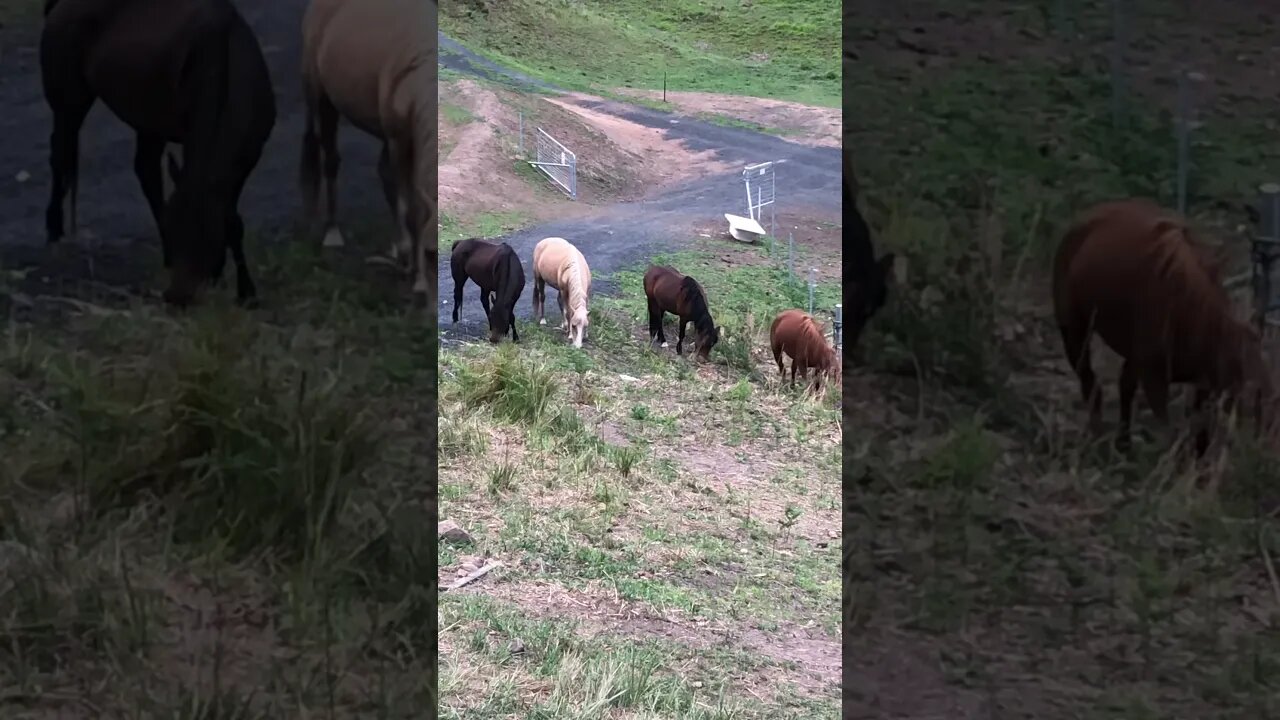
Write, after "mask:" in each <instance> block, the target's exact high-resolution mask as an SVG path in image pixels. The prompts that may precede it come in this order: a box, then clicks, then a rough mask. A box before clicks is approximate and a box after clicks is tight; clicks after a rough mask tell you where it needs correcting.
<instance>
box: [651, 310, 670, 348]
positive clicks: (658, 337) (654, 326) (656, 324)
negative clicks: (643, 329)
mask: <svg viewBox="0 0 1280 720" xmlns="http://www.w3.org/2000/svg"><path fill="white" fill-rule="evenodd" d="M654 341H657V342H659V343H661V347H666V346H667V338H666V336H665V335H664V334H663V332H662V308H660V307H658V303H656V302H654V301H653V300H649V344H650V345H652V344H653V343H654Z"/></svg>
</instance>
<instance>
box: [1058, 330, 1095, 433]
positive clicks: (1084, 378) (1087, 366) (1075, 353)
mask: <svg viewBox="0 0 1280 720" xmlns="http://www.w3.org/2000/svg"><path fill="white" fill-rule="evenodd" d="M1076 327H1078V328H1082V329H1081V330H1077V329H1075V328H1070V327H1066V326H1061V327H1059V328H1058V329H1059V331H1060V332H1061V333H1062V345H1063V348H1064V349H1065V350H1066V353H1067V362H1069V363H1071V367H1072V368H1073V369H1074V370H1075V371H1076V376H1077V377H1079V378H1080V396H1081V397H1082V398H1084V402H1085V405H1086V406H1087V407H1088V408H1089V429H1090V431H1092V432H1093V433H1094V434H1097V433H1099V432H1101V431H1102V388H1100V387H1099V386H1098V377H1097V375H1095V374H1094V372H1093V358H1092V353H1091V349H1090V346H1089V339H1090V336H1091V333H1090V331H1089V330H1088V327H1089V326H1088V323H1079V324H1077V325H1076Z"/></svg>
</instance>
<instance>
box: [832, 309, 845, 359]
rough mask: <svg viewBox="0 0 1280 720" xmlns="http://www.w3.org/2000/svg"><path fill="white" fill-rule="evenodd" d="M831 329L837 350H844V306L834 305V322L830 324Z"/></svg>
mask: <svg viewBox="0 0 1280 720" xmlns="http://www.w3.org/2000/svg"><path fill="white" fill-rule="evenodd" d="M831 329H832V332H833V334H834V335H835V337H834V338H832V339H833V340H835V341H836V347H837V348H841V349H843V348H844V304H843V303H836V311H835V320H833V321H832V323H831Z"/></svg>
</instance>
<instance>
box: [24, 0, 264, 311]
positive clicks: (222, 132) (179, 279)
mask: <svg viewBox="0 0 1280 720" xmlns="http://www.w3.org/2000/svg"><path fill="white" fill-rule="evenodd" d="M40 70H41V79H42V81H43V84H44V95H45V99H46V100H47V101H48V103H49V107H50V109H51V110H52V111H53V132H52V134H51V136H50V141H49V153H50V158H49V165H50V168H51V170H52V173H53V187H52V191H51V192H50V196H49V206H48V209H47V210H46V213H45V229H46V232H47V240H48V242H49V243H55V242H58V241H59V240H60V239H61V238H62V236H63V233H64V229H63V203H64V201H65V200H66V195H67V192H68V190H70V192H71V225H72V232H75V230H76V211H75V206H76V195H77V183H78V175H79V173H78V166H79V144H80V143H79V136H80V128H81V126H82V125H83V124H84V119H85V116H87V115H88V114H89V110H90V108H92V107H93V104H94V102H96V101H97V100H98V98H101V99H102V101H103V102H104V103H106V105H107V107H109V108H110V109H111V111H112V112H113V113H115V115H116V116H117V117H119V118H120V119H121V120H123V121H124V122H125V123H126V124H128V125H129V126H130V127H131V128H133V129H134V131H136V133H137V146H136V149H135V151H134V159H133V168H134V173H135V174H136V175H137V176H138V181H139V183H141V185H142V192H143V194H144V195H145V196H146V198H147V203H148V204H149V205H150V207H151V213H152V216H153V217H154V218H155V220H156V225H157V226H158V229H159V231H160V238H161V244H162V247H163V251H164V262H165V267H166V268H168V269H169V270H170V280H169V288H168V289H167V290H166V291H165V293H164V298H165V300H166V301H167V302H169V303H172V304H175V305H187V304H189V303H190V302H191V301H192V300H193V299H194V297H195V293H196V290H197V289H198V287H199V286H200V285H202V284H203V283H206V282H209V281H217V280H218V279H219V278H220V277H221V275H222V270H223V268H224V266H225V264H226V253H227V250H228V249H230V251H231V254H232V257H233V258H234V260H235V263H236V291H237V296H238V297H239V298H240V300H241V301H247V300H249V299H251V298H252V297H253V296H254V295H255V294H256V291H255V289H254V286H253V281H252V279H251V278H250V277H249V269H248V266H247V265H246V263H245V257H244V245H243V239H244V222H243V220H242V219H241V217H240V214H239V210H238V205H239V199H240V193H241V191H242V190H243V189H244V184H245V181H246V180H247V179H248V177H249V174H250V173H251V172H252V171H253V169H254V167H256V166H257V164H258V160H259V159H260V158H261V156H262V148H263V146H264V145H265V144H266V141H267V138H268V137H270V135H271V131H272V129H273V128H274V127H275V121H276V107H275V93H274V91H273V89H272V86H271V77H270V74H269V73H268V71H267V64H266V61H265V59H264V58H263V56H262V48H261V46H260V45H259V44H258V39H257V37H256V36H255V35H254V34H253V31H252V30H251V29H250V28H249V26H248V25H247V24H246V23H245V21H244V18H243V17H241V16H240V13H239V12H238V11H237V10H236V9H235V6H233V5H232V3H231V2H230V0H47V1H46V3H45V22H44V30H43V32H42V34H41V36H40ZM166 143H177V144H179V145H181V146H182V150H183V166H182V167H181V168H180V169H177V168H175V170H177V173H176V176H175V177H174V178H173V182H174V190H173V193H172V194H171V195H170V196H169V197H168V198H165V197H164V183H163V176H162V173H163V170H162V162H163V160H162V158H163V155H164V149H165V145H166Z"/></svg>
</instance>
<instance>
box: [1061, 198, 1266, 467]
mask: <svg viewBox="0 0 1280 720" xmlns="http://www.w3.org/2000/svg"><path fill="white" fill-rule="evenodd" d="M1053 305H1054V314H1055V315H1056V317H1057V322H1058V329H1059V330H1060V331H1061V333H1062V343H1063V346H1064V348H1065V350H1066V353H1067V361H1068V362H1070V363H1071V366H1072V368H1073V369H1074V370H1075V371H1076V374H1077V376H1078V377H1079V379H1080V393H1081V395H1082V396H1083V397H1084V400H1085V402H1086V403H1087V404H1088V406H1089V421H1090V426H1091V428H1092V429H1093V430H1094V431H1095V432H1096V431H1098V430H1099V429H1100V428H1101V419H1102V418H1101V415H1102V393H1101V391H1100V389H1099V388H1098V387H1097V379H1096V376H1095V375H1094V371H1093V366H1092V362H1091V359H1090V338H1091V337H1092V336H1093V334H1094V333H1097V334H1098V336H1099V337H1101V338H1102V340H1103V342H1105V343H1106V344H1107V345H1108V346H1109V347H1110V348H1111V349H1112V350H1114V351H1116V352H1117V353H1118V354H1119V355H1120V357H1122V358H1123V359H1124V364H1123V367H1122V368H1121V371H1120V425H1121V427H1120V435H1119V437H1118V439H1117V444H1118V445H1119V446H1120V447H1121V448H1125V447H1128V444H1129V427H1130V421H1131V419H1132V409H1133V397H1134V394H1135V393H1136V391H1137V388H1138V386H1139V385H1141V387H1142V390H1143V394H1144V395H1146V397H1147V402H1149V403H1150V404H1151V409H1152V411H1153V412H1154V413H1155V415H1156V417H1157V418H1158V419H1159V420H1160V421H1161V422H1167V421H1168V400H1169V386H1170V384H1173V383H1189V384H1191V385H1193V386H1194V387H1195V407H1196V409H1197V411H1199V410H1201V409H1202V407H1203V405H1204V403H1205V401H1206V400H1210V399H1212V398H1214V397H1215V396H1219V395H1225V396H1226V398H1227V401H1228V404H1234V403H1235V401H1236V400H1238V399H1239V398H1241V397H1243V396H1246V393H1248V392H1252V393H1253V394H1254V397H1255V399H1256V400H1257V401H1258V406H1257V409H1258V414H1257V419H1258V421H1259V426H1260V427H1261V426H1262V421H1263V407H1264V404H1265V405H1270V404H1271V402H1272V399H1273V398H1274V392H1273V389H1272V381H1271V377H1270V373H1269V371H1268V370H1267V367H1266V365H1265V364H1264V362H1263V358H1262V351H1261V343H1260V340H1259V337H1258V334H1257V332H1255V331H1254V329H1253V328H1252V327H1250V326H1249V325H1247V324H1245V323H1243V322H1241V321H1239V320H1237V319H1236V318H1235V316H1234V314H1233V313H1232V310H1231V303H1230V301H1229V299H1228V297H1227V293H1226V291H1225V290H1223V288H1222V285H1221V281H1220V276H1219V272H1218V268H1217V266H1216V264H1215V263H1214V262H1212V260H1211V259H1210V258H1209V256H1208V251H1207V250H1206V249H1205V248H1204V246H1203V245H1201V244H1200V243H1199V242H1198V240H1197V239H1196V238H1195V236H1194V235H1193V233H1192V232H1191V230H1190V229H1189V228H1188V226H1187V224H1186V221H1185V220H1184V219H1183V218H1182V217H1180V216H1178V215H1176V214H1175V213H1172V212H1169V211H1166V210H1164V209H1163V208H1161V207H1160V206H1158V205H1156V204H1155V203H1153V202H1150V201H1146V200H1123V201H1118V202H1108V203H1103V204H1101V205H1097V206H1095V207H1093V208H1090V209H1089V210H1088V211H1086V212H1085V213H1084V214H1083V215H1082V216H1081V217H1080V218H1079V219H1078V220H1077V221H1076V223H1075V224H1074V225H1072V227H1071V228H1070V229H1069V230H1068V231H1067V233H1066V235H1065V237H1064V238H1063V240H1062V244H1061V246H1059V248H1058V253H1057V257H1056V258H1055V262H1054V271H1053ZM1202 421H1203V418H1202ZM1208 445H1209V427H1208V425H1207V424H1202V425H1201V428H1200V431H1199V432H1198V433H1197V434H1196V453H1197V455H1203V454H1204V452H1205V450H1206V449H1207V448H1208Z"/></svg>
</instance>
